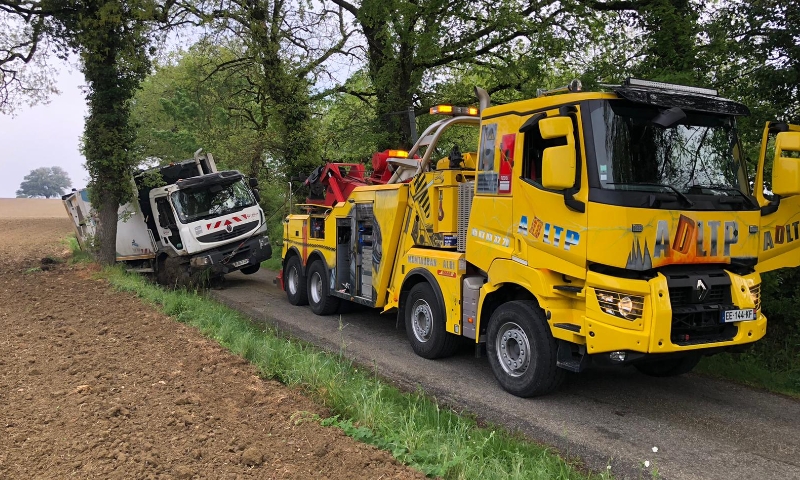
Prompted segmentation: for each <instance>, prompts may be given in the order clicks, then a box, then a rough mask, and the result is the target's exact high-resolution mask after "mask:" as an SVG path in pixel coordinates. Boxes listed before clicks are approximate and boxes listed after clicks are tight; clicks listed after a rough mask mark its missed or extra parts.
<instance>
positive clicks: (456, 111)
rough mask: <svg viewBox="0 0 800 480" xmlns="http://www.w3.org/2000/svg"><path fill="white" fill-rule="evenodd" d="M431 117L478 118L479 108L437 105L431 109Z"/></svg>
mask: <svg viewBox="0 0 800 480" xmlns="http://www.w3.org/2000/svg"><path fill="white" fill-rule="evenodd" d="M431 115H468V116H470V117H477V116H478V107H454V106H452V105H435V106H433V107H431Z"/></svg>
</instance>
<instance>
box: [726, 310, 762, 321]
mask: <svg viewBox="0 0 800 480" xmlns="http://www.w3.org/2000/svg"><path fill="white" fill-rule="evenodd" d="M755 319H756V311H755V310H753V309H752V308H747V309H744V310H725V311H724V312H722V321H723V323H729V322H743V321H746V320H755Z"/></svg>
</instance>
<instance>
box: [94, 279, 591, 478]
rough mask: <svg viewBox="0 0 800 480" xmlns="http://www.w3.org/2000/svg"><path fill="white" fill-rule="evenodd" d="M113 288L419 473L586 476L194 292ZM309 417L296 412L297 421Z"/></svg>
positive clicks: (125, 283)
mask: <svg viewBox="0 0 800 480" xmlns="http://www.w3.org/2000/svg"><path fill="white" fill-rule="evenodd" d="M104 276H106V277H107V278H108V279H109V281H110V282H111V283H112V284H113V285H114V286H115V287H116V288H118V289H120V290H124V291H131V292H135V293H136V294H137V295H139V296H140V297H142V298H144V299H145V300H146V301H148V302H151V303H154V304H156V305H159V306H160V307H161V308H162V309H163V311H164V312H165V313H167V314H168V315H171V316H173V317H175V319H176V320H178V321H180V322H184V323H187V324H189V325H192V326H194V327H195V328H197V329H199V330H200V331H201V332H202V333H203V334H204V335H206V336H208V337H211V338H213V339H215V340H216V341H218V342H219V343H220V344H222V345H223V346H224V347H226V348H228V349H229V350H230V351H231V352H233V353H234V354H236V355H240V356H241V357H243V358H245V359H246V360H248V361H249V362H251V363H253V364H254V365H255V366H256V367H258V368H259V370H260V371H261V372H262V373H263V374H264V375H265V376H267V377H271V378H275V379H277V380H279V381H281V382H283V383H285V384H286V385H289V386H294V387H299V388H302V389H303V390H304V391H306V392H307V393H308V394H309V395H311V396H312V397H313V398H315V399H316V400H317V401H319V402H321V403H322V404H323V405H325V407H327V408H328V409H329V410H330V411H331V412H332V416H331V417H330V418H326V419H322V420H319V421H320V422H321V423H322V425H325V426H336V427H339V428H341V429H342V430H343V431H344V432H345V433H346V434H348V435H350V436H352V437H353V438H356V439H357V440H360V441H362V442H367V443H370V444H373V445H376V446H378V447H379V448H382V449H384V450H387V451H389V452H390V453H392V455H394V456H395V457H396V458H397V459H398V460H400V461H402V462H404V463H406V464H408V465H411V466H412V467H414V468H417V469H419V470H420V471H422V472H424V473H426V474H428V475H431V476H439V477H441V478H445V479H458V478H487V479H491V478H547V479H572V478H575V479H577V478H587V477H586V476H585V475H584V474H582V473H580V472H578V471H577V470H576V469H575V468H573V467H572V466H570V465H569V464H568V463H566V462H565V461H564V460H562V459H561V458H559V457H558V456H556V455H555V454H553V453H551V452H550V451H548V449H547V448H544V447H542V446H539V445H536V444H533V443H530V442H527V441H525V440H524V439H521V438H520V437H518V436H515V435H511V434H509V433H506V432H504V431H503V430H501V429H499V428H491V427H479V426H478V425H477V422H476V421H475V420H474V419H472V418H469V417H466V416H460V415H457V414H456V413H454V412H452V411H450V410H448V409H445V408H442V407H440V406H439V405H437V404H436V403H435V402H434V401H432V400H430V399H429V398H428V397H426V396H425V395H423V394H422V393H402V392H400V391H399V390H398V389H397V388H395V387H393V386H390V385H388V384H387V383H386V382H384V381H382V380H381V379H379V378H378V377H377V376H376V375H374V374H372V373H371V372H370V371H369V370H368V369H367V370H365V369H363V368H360V367H358V366H356V365H353V364H352V363H351V362H350V361H348V360H346V358H345V357H344V352H340V353H339V354H331V353H326V352H323V351H321V350H319V349H317V348H315V347H312V346H310V345H308V344H305V343H302V342H299V341H296V340H292V339H288V338H286V337H284V336H282V335H281V334H280V333H279V332H277V331H274V330H272V329H266V330H264V329H263V328H262V327H259V326H256V325H255V324H253V323H251V322H250V321H249V320H248V319H246V318H245V317H243V316H242V315H241V314H239V313H238V312H235V311H233V310H230V309H229V308H227V307H224V306H222V305H220V304H217V303H216V302H213V301H210V300H208V299H206V298H204V297H202V296H200V295H197V294H195V293H191V292H185V291H165V290H162V289H160V288H158V287H157V286H154V285H152V284H149V283H147V282H146V281H145V280H144V279H142V278H141V277H139V276H136V275H131V274H125V273H124V272H123V271H122V269H120V268H116V269H107V270H106V271H105V273H104ZM309 419H310V420H315V421H316V420H317V419H316V418H314V417H310V418H309V417H308V416H303V417H302V418H299V419H297V421H298V422H300V421H308V420H309Z"/></svg>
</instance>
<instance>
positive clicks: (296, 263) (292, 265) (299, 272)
mask: <svg viewBox="0 0 800 480" xmlns="http://www.w3.org/2000/svg"><path fill="white" fill-rule="evenodd" d="M283 281H284V288H285V289H286V298H288V299H289V303H291V304H292V305H298V306H299V305H308V291H307V290H306V276H305V275H303V265H301V264H300V257H298V256H296V255H295V256H292V257H291V258H289V261H288V262H286V265H285V266H284V267H283Z"/></svg>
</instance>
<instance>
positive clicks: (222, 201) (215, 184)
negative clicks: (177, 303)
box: [62, 151, 272, 284]
mask: <svg viewBox="0 0 800 480" xmlns="http://www.w3.org/2000/svg"><path fill="white" fill-rule="evenodd" d="M134 183H135V185H136V198H135V199H134V200H132V201H131V202H128V203H126V204H125V205H120V207H119V210H118V212H117V213H118V214H117V219H118V221H117V248H116V252H117V254H116V255H117V256H116V259H117V261H119V262H125V263H126V264H127V266H128V269H129V270H133V271H138V272H153V273H155V274H156V278H157V279H158V281H159V282H161V283H165V284H169V283H181V284H184V283H191V282H197V281H199V280H201V279H202V278H203V277H209V276H221V275H224V274H226V273H230V272H233V271H236V270H241V272H242V273H245V274H252V273H255V272H257V271H258V269H259V267H260V265H261V262H262V261H264V260H267V259H269V258H270V257H271V256H272V246H271V245H270V242H269V238H268V237H267V236H266V230H267V227H266V225H265V222H264V212H263V211H262V209H261V207H260V206H259V204H258V200H259V193H258V190H257V188H256V187H257V186H258V183H257V181H256V180H255V179H252V178H251V179H249V180H248V179H246V178H245V177H244V175H242V174H241V173H240V172H238V171H236V170H226V171H217V167H216V164H215V163H214V159H213V157H212V156H211V154H202V155H201V154H200V151H198V152H197V153H195V157H194V159H191V160H186V161H183V162H180V163H174V164H170V165H164V166H158V167H153V168H150V169H145V170H140V171H139V172H137V173H136V175H134ZM62 199H63V201H64V205H65V207H66V209H67V213H68V214H69V215H70V217H71V218H72V220H73V222H74V224H75V231H76V236H77V238H78V242H79V243H80V245H81V247H82V248H87V247H88V246H89V245H90V244H91V242H92V241H93V238H94V235H95V232H96V226H97V216H96V214H95V212H94V210H93V208H92V205H91V203H90V202H89V192H88V191H87V190H86V189H84V190H80V191H73V192H72V193H70V194H68V195H65V196H63V197H62Z"/></svg>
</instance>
